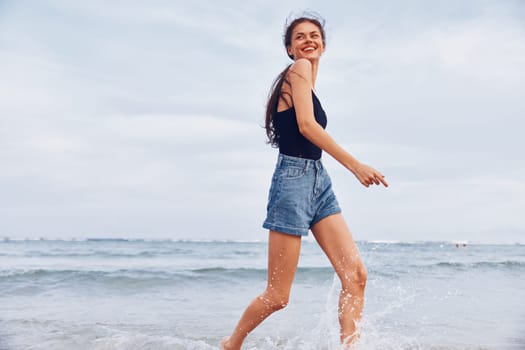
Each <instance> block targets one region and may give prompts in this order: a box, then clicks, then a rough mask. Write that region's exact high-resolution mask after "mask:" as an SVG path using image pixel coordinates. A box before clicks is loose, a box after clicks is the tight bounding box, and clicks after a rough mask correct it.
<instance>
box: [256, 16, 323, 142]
mask: <svg viewBox="0 0 525 350" xmlns="http://www.w3.org/2000/svg"><path fill="white" fill-rule="evenodd" d="M287 22H288V21H287ZM303 22H310V23H313V24H315V25H316V26H317V27H318V28H319V31H320V32H321V37H322V39H323V45H326V42H325V40H326V35H325V31H324V24H325V21H324V19H323V18H322V17H321V16H319V15H318V14H317V13H314V12H308V13H304V14H303V15H302V16H301V17H298V18H295V19H294V20H292V21H291V22H290V23H287V24H286V26H285V28H286V29H285V31H284V35H283V44H284V47H285V49H286V50H288V47H289V46H291V45H292V32H293V30H294V28H295V27H296V26H297V25H298V24H300V23H303ZM287 54H288V57H290V58H291V59H292V60H293V59H294V58H293V56H292V55H290V54H289V53H288V51H287ZM291 66H292V65H291V64H289V65H288V66H287V67H286V68H285V69H284V70H283V71H282V72H281V73H280V74H279V75H278V76H277V78H276V79H275V81H274V82H273V84H272V87H271V89H270V94H269V97H268V103H267V104H266V118H265V128H266V136H268V143H269V144H270V145H272V146H273V147H279V133H278V132H277V130H276V128H275V123H274V118H275V114H276V113H277V106H278V104H279V99H280V98H281V97H282V95H283V94H288V95H290V94H289V93H287V92H284V93H283V91H282V88H283V85H284V84H287V85H290V81H289V80H288V71H289V69H290V67H291ZM290 98H291V96H290ZM284 101H285V102H286V104H287V105H288V107H290V105H289V104H288V101H287V100H286V99H284Z"/></svg>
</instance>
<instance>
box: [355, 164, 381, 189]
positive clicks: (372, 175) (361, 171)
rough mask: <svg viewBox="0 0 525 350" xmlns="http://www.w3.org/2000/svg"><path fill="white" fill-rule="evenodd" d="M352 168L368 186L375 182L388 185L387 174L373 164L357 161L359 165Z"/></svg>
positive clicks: (360, 180)
mask: <svg viewBox="0 0 525 350" xmlns="http://www.w3.org/2000/svg"><path fill="white" fill-rule="evenodd" d="M350 170H351V171H352V172H353V173H354V175H355V177H357V179H358V180H359V182H361V183H362V184H363V185H364V186H366V187H368V186H370V185H373V184H376V185H379V184H383V186H385V187H388V183H387V182H386V181H385V175H383V174H381V173H380V172H379V171H377V170H375V169H374V168H372V167H371V166H368V165H366V164H363V163H357V165H355V166H354V167H353V168H352V169H350Z"/></svg>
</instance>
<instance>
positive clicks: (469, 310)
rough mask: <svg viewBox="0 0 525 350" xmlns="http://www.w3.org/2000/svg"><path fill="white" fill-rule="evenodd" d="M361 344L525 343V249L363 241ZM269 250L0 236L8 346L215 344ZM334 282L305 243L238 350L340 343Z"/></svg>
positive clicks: (262, 280)
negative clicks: (278, 296)
mask: <svg viewBox="0 0 525 350" xmlns="http://www.w3.org/2000/svg"><path fill="white" fill-rule="evenodd" d="M358 246H359V248H360V251H361V255H362V257H363V260H364V262H365V265H366V267H367V269H368V283H367V288H366V294H365V298H366V299H365V308H364V316H363V321H362V336H361V343H360V345H359V347H358V349H359V350H372V349H374V350H383V349H384V350H390V349H391V350H394V349H396V350H397V349H407V350H408V349H414V350H415V349H433V350H448V349H457V350H459V349H472V350H473V349H486V350H489V349H490V350H506V349H508V350H518V349H520V350H523V349H525V245H520V244H512V245H510V244H509V245H503V244H500V245H497V244H496V245H490V244H474V243H468V244H466V245H463V244H457V245H456V244H454V243H453V242H365V241H361V242H358ZM266 254H267V245H266V243H265V242H231V241H224V242H223V241H206V242H199V241H176V240H140V239H135V240H126V239H78V240H10V239H4V240H0V350H30V349H34V350H37V349H38V350H40V349H50V350H62V349H64V350H82V349H97V350H102V349H104V350H106V349H107V350H119V349H122V350H134V349H137V350H138V349H144V350H146V349H151V350H164V349H166V350H167V349H170V350H178V349H181V350H182V349H184V350H212V349H215V350H216V349H218V348H219V346H218V345H219V341H220V339H221V338H222V337H223V336H224V335H228V334H230V332H231V331H232V329H233V327H234V326H235V324H236V322H237V321H238V319H239V316H240V315H241V313H242V312H243V311H244V308H245V307H246V306H247V304H248V303H249V302H250V301H251V300H252V299H253V298H254V297H255V296H256V295H257V294H258V293H260V292H261V291H262V290H263V289H264V287H265V285H266ZM338 290H339V282H338V280H337V278H334V272H333V270H332V268H331V266H330V264H329V262H328V260H327V258H326V257H325V256H324V254H323V252H322V251H321V249H320V248H319V246H318V245H317V244H316V243H315V242H313V241H306V240H305V241H303V244H302V248H301V258H300V262H299V268H298V271H297V274H296V277H295V281H294V285H293V288H292V293H291V297H290V302H289V305H288V307H287V308H285V309H284V310H282V311H279V312H278V313H275V314H273V315H272V316H271V317H270V318H268V319H267V320H266V321H265V322H264V323H263V324H262V325H261V326H260V327H259V328H257V329H256V330H255V331H254V332H253V333H252V334H251V335H250V336H249V337H248V338H247V340H246V342H245V346H244V348H243V349H250V350H255V349H257V350H269V349H289V350H294V349H305V350H310V349H311V350H313V349H316V350H325V349H326V350H328V349H330V350H331V349H338V329H339V326H338V322H337V315H336V308H337V298H338Z"/></svg>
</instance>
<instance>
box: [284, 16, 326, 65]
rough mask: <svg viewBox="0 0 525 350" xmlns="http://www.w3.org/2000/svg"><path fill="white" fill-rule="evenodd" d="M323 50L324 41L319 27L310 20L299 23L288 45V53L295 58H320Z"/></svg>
mask: <svg viewBox="0 0 525 350" xmlns="http://www.w3.org/2000/svg"><path fill="white" fill-rule="evenodd" d="M323 52H324V43H323V37H322V35H321V30H320V29H319V27H318V26H316V25H315V24H313V23H311V22H308V21H306V22H302V23H299V24H297V25H296V26H295V28H294V29H293V30H292V41H291V45H290V46H289V47H288V53H289V54H290V55H292V56H293V58H294V60H298V59H299V58H306V59H309V60H312V59H313V60H315V59H317V60H318V59H319V58H320V57H321V55H322V54H323Z"/></svg>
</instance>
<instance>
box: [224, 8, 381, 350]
mask: <svg viewBox="0 0 525 350" xmlns="http://www.w3.org/2000/svg"><path fill="white" fill-rule="evenodd" d="M325 45H326V42H325V31H324V21H323V20H322V19H320V18H319V17H317V16H309V15H308V16H301V17H299V18H296V19H294V20H293V21H292V22H291V23H290V24H289V25H288V26H287V28H286V32H285V34H284V46H285V48H286V52H287V54H288V57H290V58H291V59H292V60H294V63H293V64H291V65H289V66H288V67H286V69H285V70H284V71H283V72H282V73H281V74H280V75H279V76H278V78H277V79H276V81H275V83H274V85H273V87H272V93H271V94H270V98H269V100H268V104H267V108H266V134H267V136H268V143H270V144H272V145H273V146H275V147H278V148H279V155H278V158H277V165H276V167H275V172H274V175H273V178H272V183H271V186H270V193H269V196H268V205H267V216H266V220H265V221H264V223H263V227H264V228H266V229H268V230H269V231H270V232H269V254H268V280H267V286H266V289H265V290H264V292H263V293H262V294H260V295H259V296H258V297H257V298H255V299H254V300H253V301H252V302H251V304H250V305H249V306H248V308H247V309H246V311H245V312H244V314H243V315H242V317H241V319H240V321H239V323H238V324H237V327H236V328H235V330H234V331H233V333H232V335H231V336H229V337H225V338H224V339H223V341H222V343H221V347H222V349H223V350H238V349H240V348H241V346H242V343H243V342H244V339H245V338H246V336H247V335H248V334H249V333H250V332H251V331H252V330H253V329H255V328H256V327H257V326H258V325H259V324H260V323H261V322H262V321H263V320H264V319H265V318H267V317H268V316H270V315H271V314H272V313H273V312H275V311H277V310H280V309H282V308H284V307H285V306H286V305H287V304H288V300H289V296H290V290H291V286H292V281H293V278H294V276H295V272H296V270H297V263H298V260H299V252H300V247H301V237H302V236H307V235H308V232H309V231H310V230H311V231H312V233H313V235H314V237H315V239H316V240H317V242H318V243H319V245H320V246H321V248H322V249H323V251H324V252H325V254H326V255H327V257H328V259H329V260H330V262H331V263H332V266H333V268H334V270H335V272H336V274H337V275H338V277H339V279H340V281H341V285H342V288H341V291H340V296H339V309H338V316H339V323H340V341H341V343H342V344H344V345H345V346H346V347H348V346H350V345H351V344H354V343H355V342H356V341H357V340H358V339H359V330H358V327H357V325H358V322H359V321H360V319H361V314H362V310H363V302H364V290H365V284H366V279H367V272H366V269H365V267H364V265H363V262H362V260H361V257H360V254H359V250H358V248H357V245H356V244H355V241H354V239H353V237H352V235H351V234H350V230H349V229H348V227H347V225H346V223H345V221H344V219H343V217H342V215H341V209H340V208H339V203H338V201H337V198H336V196H335V194H334V192H333V190H332V183H331V180H330V177H329V176H328V173H327V172H326V169H325V168H324V166H323V164H322V162H321V156H322V151H323V150H324V151H326V152H327V153H329V154H330V155H331V156H333V157H334V158H335V159H336V160H337V161H339V162H340V163H341V164H342V165H343V166H344V167H346V168H347V169H348V170H350V171H351V172H352V173H353V174H354V175H355V176H356V177H357V179H358V180H359V181H360V182H361V183H362V184H363V185H364V186H366V187H369V186H370V185H373V184H375V185H380V184H382V185H384V186H385V187H386V186H388V185H387V183H386V181H385V180H384V176H383V175H382V174H381V173H380V172H379V171H377V170H375V169H373V168H372V167H369V166H367V165H365V164H362V163H360V162H359V161H357V159H355V158H354V157H352V156H351V155H350V154H349V153H348V152H346V151H345V150H344V149H343V148H342V147H341V146H339V145H338V144H337V143H336V142H335V141H334V140H333V139H332V138H331V136H330V135H329V134H328V133H327V132H326V131H325V127H326V124H327V117H326V113H325V111H324V110H323V107H322V106H321V102H320V101H319V99H318V98H317V96H316V94H315V81H316V77H317V69H318V67H319V61H320V59H321V56H322V55H323V52H324V50H325Z"/></svg>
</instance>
